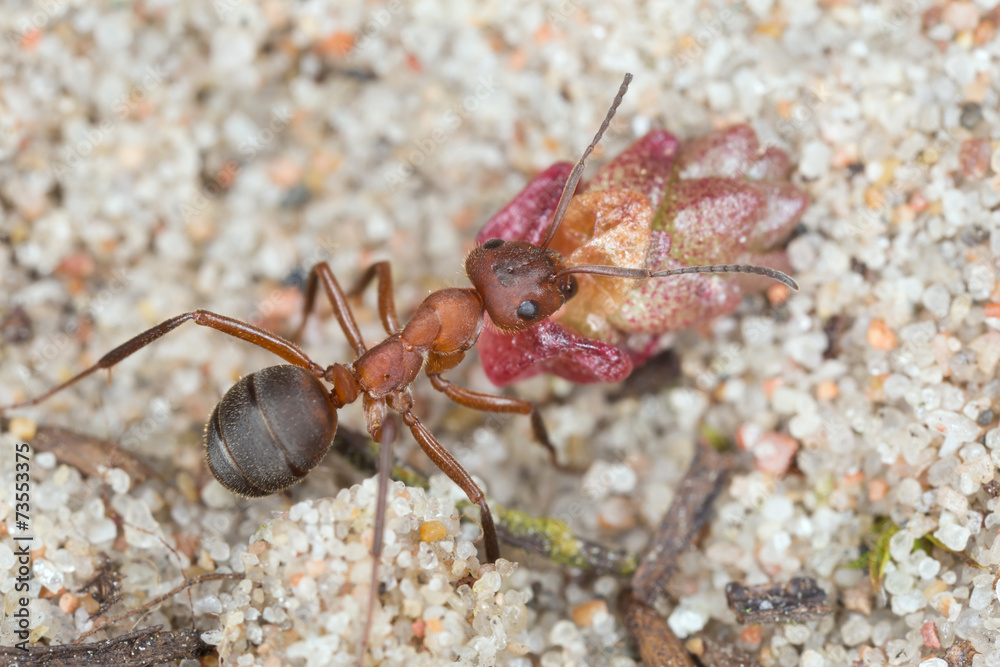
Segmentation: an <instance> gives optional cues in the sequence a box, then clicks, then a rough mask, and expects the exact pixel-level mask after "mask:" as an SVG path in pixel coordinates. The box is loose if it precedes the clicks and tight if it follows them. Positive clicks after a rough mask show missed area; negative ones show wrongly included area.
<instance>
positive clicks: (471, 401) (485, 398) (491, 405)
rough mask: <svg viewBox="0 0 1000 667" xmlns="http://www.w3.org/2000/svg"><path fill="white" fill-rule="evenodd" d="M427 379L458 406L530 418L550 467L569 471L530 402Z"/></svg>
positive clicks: (436, 378)
mask: <svg viewBox="0 0 1000 667" xmlns="http://www.w3.org/2000/svg"><path fill="white" fill-rule="evenodd" d="M427 377H429V378H430V380H431V384H432V385H433V386H434V388H435V389H437V390H438V391H440V392H441V393H443V394H444V395H445V396H447V397H448V398H450V399H451V400H453V401H455V402H456V403H458V404H459V405H464V406H465V407H467V408H472V409H473V410H482V411H483V412H514V413H517V414H520V415H529V416H530V418H531V432H532V434H533V435H534V436H535V441H536V442H538V444H540V445H541V446H542V447H544V448H545V449H547V450H548V452H549V459H550V460H551V461H552V466H553V467H554V468H556V469H558V470H569V467H568V466H564V465H563V464H561V463H559V459H558V457H557V456H556V448H555V447H553V446H552V441H551V440H549V431H548V429H546V428H545V422H544V421H542V415H541V414H540V413H539V412H538V408H536V407H535V405H534V403H532V402H531V401H526V400H524V399H522V398H512V397H510V396H498V395H496V394H484V393H481V392H478V391H472V390H471V389H466V388H464V387H459V386H458V385H454V384H452V383H451V382H449V381H448V380H445V379H444V378H443V377H441V376H440V375H428V376H427Z"/></svg>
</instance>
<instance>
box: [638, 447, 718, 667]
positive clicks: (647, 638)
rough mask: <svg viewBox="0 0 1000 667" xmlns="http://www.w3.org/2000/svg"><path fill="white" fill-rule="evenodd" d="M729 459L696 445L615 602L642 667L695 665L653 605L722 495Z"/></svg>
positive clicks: (710, 449)
mask: <svg viewBox="0 0 1000 667" xmlns="http://www.w3.org/2000/svg"><path fill="white" fill-rule="evenodd" d="M732 465H733V464H732V459H731V457H728V456H725V455H724V454H720V453H719V452H717V451H715V450H714V449H712V448H711V447H708V446H704V445H701V446H699V447H698V448H697V449H696V450H695V455H694V460H693V461H692V462H691V466H690V467H689V468H688V471H687V473H686V474H685V475H684V479H683V480H681V483H680V485H679V486H678V488H677V493H676V495H675V496H674V501H673V502H672V503H671V504H670V509H668V510H667V512H666V514H664V515H663V520H662V521H661V522H660V525H659V527H657V529H656V532H655V533H654V534H653V539H652V540H650V543H649V547H647V550H646V553H645V554H644V555H643V557H642V560H641V562H640V563H639V568H638V569H637V570H636V572H635V575H633V577H632V582H631V585H632V588H631V589H630V590H626V591H625V592H624V593H623V594H622V596H621V600H620V603H619V604H620V606H621V610H622V615H623V616H624V617H625V626H626V627H627V628H628V631H629V634H631V635H632V636H633V637H634V638H635V640H636V643H637V644H638V645H639V654H640V655H641V656H642V659H643V662H644V663H645V664H647V665H663V666H669V667H690V666H693V665H694V661H693V660H692V659H691V657H690V656H689V655H688V653H687V650H686V649H685V648H684V645H683V644H682V643H681V641H680V640H679V639H678V638H677V636H676V635H674V633H673V632H672V631H671V630H670V626H668V625H667V623H666V621H665V620H664V619H663V617H662V616H660V615H659V614H658V613H657V612H656V611H655V610H653V609H652V604H653V602H654V601H655V600H656V598H657V597H659V595H660V593H661V592H665V591H666V589H667V585H668V583H669V581H670V577H671V576H672V575H673V574H674V570H675V568H676V563H677V560H678V556H680V554H681V553H683V552H684V551H686V550H687V549H688V548H689V547H690V546H691V541H692V540H693V539H694V536H695V535H696V534H697V532H698V530H700V529H701V526H702V525H703V524H704V523H705V521H706V520H707V518H708V515H709V513H710V511H711V508H712V503H713V502H714V501H715V499H716V497H718V495H719V493H720V492H721V491H722V487H723V485H724V484H725V481H726V478H727V477H728V475H729V471H730V469H731V468H732Z"/></svg>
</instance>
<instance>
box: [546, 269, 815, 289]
mask: <svg viewBox="0 0 1000 667" xmlns="http://www.w3.org/2000/svg"><path fill="white" fill-rule="evenodd" d="M568 273H589V274H591V275H595V276H612V277H615V278H637V279H642V278H662V277H664V276H679V275H681V274H684V273H752V274H754V275H758V276H764V277H765V278H771V279H772V280H777V281H778V282H779V283H782V284H783V285H787V286H788V287H790V288H791V289H793V290H795V291H796V292H797V291H798V290H799V284H798V283H797V282H795V281H794V280H792V278H791V276H789V275H788V274H786V273H783V272H781V271H778V270H777V269H771V268H768V267H766V266H754V265H752V264H713V265H711V266H685V267H683V268H680V269H667V270H665V271H650V270H649V269H628V268H625V267H620V266H597V265H589V264H588V265H584V266H571V267H569V268H567V269H563V270H562V271H560V272H559V273H557V274H556V278H557V279H558V278H559V277H561V276H564V275H566V274H568Z"/></svg>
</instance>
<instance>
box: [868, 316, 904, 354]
mask: <svg viewBox="0 0 1000 667" xmlns="http://www.w3.org/2000/svg"><path fill="white" fill-rule="evenodd" d="M867 340H868V344H869V345H870V346H871V347H873V348H874V349H876V350H895V349H896V346H897V345H898V344H899V339H898V338H897V337H896V333H895V332H894V331H893V330H892V329H891V328H890V327H889V325H888V324H886V323H885V320H880V319H874V320H872V321H871V323H870V324H869V325H868V335H867Z"/></svg>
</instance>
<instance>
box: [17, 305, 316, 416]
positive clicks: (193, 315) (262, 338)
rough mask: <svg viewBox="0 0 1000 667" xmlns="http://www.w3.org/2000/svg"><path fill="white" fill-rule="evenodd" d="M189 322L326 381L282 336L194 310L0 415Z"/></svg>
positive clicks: (31, 402)
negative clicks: (246, 343) (250, 344)
mask: <svg viewBox="0 0 1000 667" xmlns="http://www.w3.org/2000/svg"><path fill="white" fill-rule="evenodd" d="M188 320H192V321H194V323H195V324H198V325H200V326H203V327H209V328H211V329H215V330H216V331H221V332H222V333H224V334H226V335H228V336H232V337H234V338H239V339H240V340H245V341H246V342H248V343H252V344H254V345H256V346H257V347H262V348H264V349H265V350H267V351H268V352H273V353H274V354H276V355H278V356H279V357H281V358H282V359H284V360H285V361H287V362H288V363H290V364H294V365H296V366H300V367H302V368H305V369H306V370H308V371H310V372H311V373H312V374H313V375H315V376H316V377H318V378H322V377H323V373H324V370H323V367H322V366H320V365H319V364H317V363H316V362H314V361H313V360H312V359H310V358H309V357H307V356H306V353H305V352H303V351H302V350H300V349H299V348H298V347H297V346H296V345H294V344H292V343H290V342H288V341H287V340H285V339H284V338H282V337H281V336H278V335H276V334H273V333H271V332H270V331H265V330H264V329H261V328H259V327H255V326H254V325H252V324H248V323H246V322H242V321H240V320H235V319H233V318H231V317H226V316H225V315H218V314H216V313H213V312H210V311H207V310H193V311H191V312H190V313H184V314H183V315H178V316H177V317H172V318H170V319H169V320H167V321H165V322H160V323H159V324H157V325H156V326H155V327H153V328H152V329H148V330H146V331H143V332H142V333H141V334H139V335H138V336H135V337H134V338H132V339H131V340H129V341H127V342H125V343H122V344H121V345H119V346H118V347H116V348H115V349H113V350H111V351H110V352H108V353H107V354H105V355H104V356H103V357H101V358H100V359H99V360H98V361H97V363H96V364H94V365H93V366H91V367H90V368H87V369H86V370H84V371H81V372H80V373H78V374H77V375H74V376H73V377H71V378H70V379H69V380H66V382H63V383H62V384H61V385H59V386H57V387H55V388H53V389H50V390H48V391H47V392H45V393H44V394H42V395H41V396H36V397H35V398H32V399H29V400H27V401H22V402H20V403H14V404H13V405H8V406H5V407H0V412H5V411H6V410H11V409H14V408H25V407H28V406H31V405H37V404H39V403H41V402H42V401H44V400H46V399H48V398H49V397H50V396H52V395H53V394H57V393H59V392H60V391H62V390H63V389H66V388H67V387H69V386H70V385H73V384H76V383H77V382H79V381H80V380H82V379H83V378H85V377H87V376H88V375H90V374H91V373H93V372H95V371H98V370H100V369H102V368H111V367H112V366H114V365H115V364H117V363H119V362H120V361H122V360H123V359H125V358H126V357H129V356H131V355H133V354H134V353H136V352H138V351H139V350H141V349H142V348H144V347H146V346H147V345H149V344H150V343H153V342H155V341H156V340H157V339H158V338H160V337H161V336H163V335H165V334H167V333H169V332H171V331H173V330H174V329H176V328H177V327H179V326H180V325H181V324H184V323H185V322H187V321H188Z"/></svg>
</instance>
